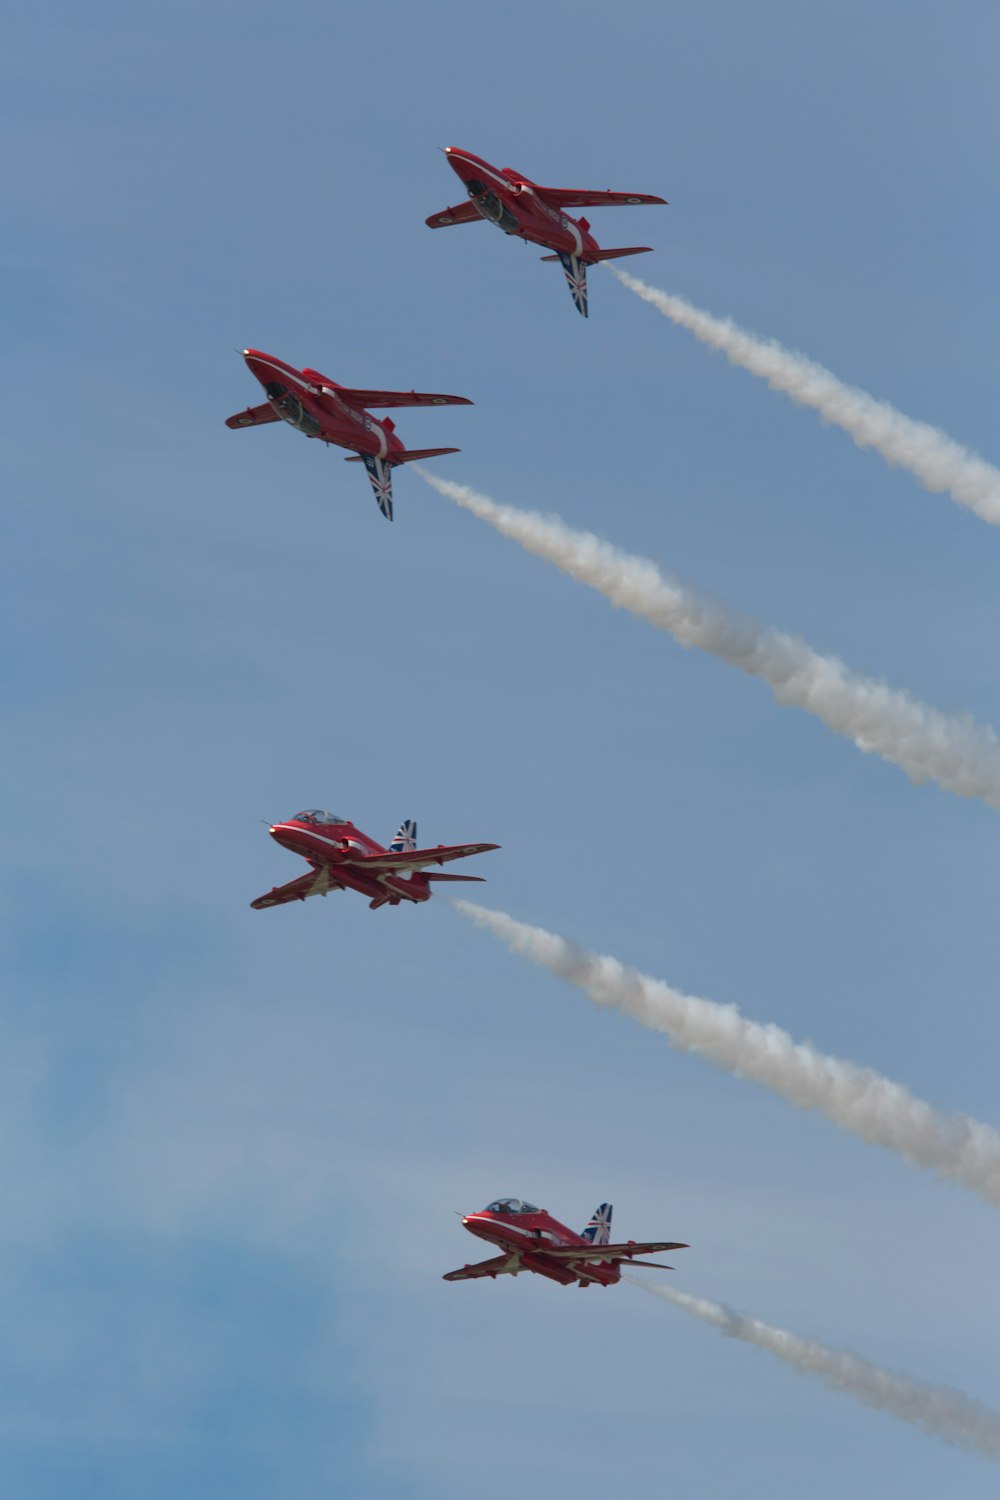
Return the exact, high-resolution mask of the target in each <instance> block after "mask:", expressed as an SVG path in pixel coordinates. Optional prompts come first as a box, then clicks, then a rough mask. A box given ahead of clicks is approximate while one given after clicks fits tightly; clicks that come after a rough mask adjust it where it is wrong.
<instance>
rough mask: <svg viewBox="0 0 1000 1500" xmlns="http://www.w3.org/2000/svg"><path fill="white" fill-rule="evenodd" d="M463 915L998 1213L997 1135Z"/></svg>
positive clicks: (707, 1003)
mask: <svg viewBox="0 0 1000 1500" xmlns="http://www.w3.org/2000/svg"><path fill="white" fill-rule="evenodd" d="M455 906H456V908H457V910H458V911H460V912H461V913H462V914H463V916H466V917H468V918H469V919H470V920H471V921H472V922H474V923H475V924H476V926H477V927H482V928H485V929H486V930H487V931H488V932H491V933H492V934H493V935H494V937H497V938H499V939H500V941H501V942H502V943H505V944H506V946H507V947H508V948H509V949H510V950H511V952H512V953H516V954H519V955H520V956H521V957H522V958H526V959H528V960H530V962H531V963H534V964H538V965H539V966H540V967H541V968H543V969H548V971H549V972H550V973H551V974H554V975H556V976H557V978H559V979H565V980H567V981H568V982H569V983H570V984H573V985H576V986H577V988H578V989H581V990H583V992H584V994H586V995H588V996H589V998H590V999H591V1000H593V1002H594V1004H595V1005H601V1006H607V1007H614V1008H616V1009H618V1010H621V1011H624V1012H625V1014H626V1015H629V1016H631V1017H632V1019H633V1020H634V1021H638V1022H639V1024H640V1025H641V1026H648V1027H649V1028H650V1030H652V1031H662V1032H665V1033H666V1035H667V1037H668V1039H669V1041H670V1044H671V1046H673V1047H676V1048H677V1050H678V1051H679V1052H697V1053H700V1055H701V1056H702V1057H704V1058H706V1059H707V1060H708V1061H709V1062H710V1063H714V1065H715V1066H716V1067H717V1068H722V1069H724V1070H725V1071H726V1072H728V1073H733V1074H735V1075H736V1077H737V1078H750V1079H752V1080H753V1082H754V1083H759V1084H762V1085H763V1086H764V1087H765V1088H768V1089H771V1091H772V1092H773V1093H775V1094H779V1095H780V1096H781V1098H783V1099H787V1100H788V1102H789V1103H790V1104H794V1105H795V1106H796V1107H797V1108H799V1109H815V1110H818V1111H819V1112H820V1113H821V1114H824V1115H826V1117H827V1119H829V1120H832V1121H833V1122H834V1124H835V1125H839V1126H840V1127H841V1128H842V1129H844V1130H849V1131H851V1132H852V1133H853V1134H854V1135H857V1136H860V1137H861V1139H862V1140H863V1141H867V1142H868V1143H869V1144H870V1145H874V1146H884V1147H885V1148H886V1149H887V1150H889V1151H894V1152H896V1153H897V1155H899V1156H901V1157H903V1159H904V1160H905V1161H908V1162H910V1163H911V1165H913V1166H917V1167H926V1168H928V1169H930V1170H931V1171H934V1172H937V1173H939V1174H940V1175H941V1176H942V1177H948V1178H951V1179H952V1180H953V1181H955V1182H959V1183H961V1184H962V1186H963V1187H967V1188H970V1189H971V1190H972V1191H973V1192H975V1193H979V1194H981V1196H982V1197H984V1198H985V1199H986V1200H987V1201H988V1202H990V1203H992V1204H994V1205H995V1206H996V1207H1000V1132H998V1131H996V1130H994V1129H993V1128H992V1127H991V1126H989V1125H983V1124H981V1123H980V1122H979V1121H978V1120H973V1119H970V1118H969V1117H968V1116H967V1115H960V1114H945V1113H943V1112H941V1111H939V1110H936V1109H934V1108H932V1106H931V1105H929V1104H926V1103H925V1102H924V1101H923V1100H922V1099H918V1098H916V1097H915V1096H914V1095H913V1094H911V1093H910V1091H909V1089H906V1088H904V1087H903V1086H902V1085H901V1084H898V1083H893V1082H892V1081H891V1079H888V1078H883V1077H882V1076H881V1074H879V1073H875V1072H873V1071H872V1070H871V1069H870V1068H862V1067H859V1066H858V1064H857V1063H853V1062H847V1061H846V1060H844V1059H843V1058H839V1057H830V1056H829V1055H827V1054H826V1053H823V1052H818V1051H817V1050H816V1048H814V1047H812V1046H811V1045H810V1044H809V1043H807V1042H796V1041H794V1040H793V1039H792V1037H790V1036H789V1034H788V1032H787V1031H783V1030H782V1029H781V1028H780V1027H779V1026H773V1025H764V1026H762V1025H760V1024H759V1023H758V1022H756V1021H748V1020H747V1019H746V1018H745V1017H744V1016H742V1015H741V1014H740V1012H739V1011H738V1010H737V1008H736V1006H735V1005H719V1004H717V1003H716V1002H715V1001H713V1000H703V999H699V998H697V997H696V996H693V995H685V994H683V993H682V992H681V991H680V990H675V989H672V988H671V987H670V985H668V984H665V983H664V982H663V981H662V980H660V979H651V978H650V977H649V976H648V975H646V974H641V973H640V972H639V971H638V970H637V969H631V968H627V967H626V966H625V965H624V964H622V963H619V961H618V960H617V959H616V958H610V957H608V956H607V955H604V954H597V953H590V952H588V951H587V950H586V949H585V948H579V947H577V946H576V944H575V943H570V942H567V940H566V939H565V938H562V937H559V936H557V935H556V934H555V933H552V932H546V931H545V929H544V928H542V927H529V926H528V925H527V923H524V922H518V921H516V920H515V919H514V918H513V917H511V916H508V915H507V913H506V912H502V911H491V910H489V909H488V908H487V907H483V906H478V905H476V904H475V903H473V902H471V901H456V902H455Z"/></svg>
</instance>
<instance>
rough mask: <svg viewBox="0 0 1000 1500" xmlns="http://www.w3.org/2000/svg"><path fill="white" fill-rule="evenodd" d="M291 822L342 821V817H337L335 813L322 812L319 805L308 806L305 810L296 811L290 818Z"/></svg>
mask: <svg viewBox="0 0 1000 1500" xmlns="http://www.w3.org/2000/svg"><path fill="white" fill-rule="evenodd" d="M292 822H293V823H343V822H344V819H343V818H338V816H337V814H336V813H332V812H324V811H323V809H322V808H321V807H313V808H309V809H308V810H307V811H306V812H298V813H296V814H295V817H294V818H293V819H292Z"/></svg>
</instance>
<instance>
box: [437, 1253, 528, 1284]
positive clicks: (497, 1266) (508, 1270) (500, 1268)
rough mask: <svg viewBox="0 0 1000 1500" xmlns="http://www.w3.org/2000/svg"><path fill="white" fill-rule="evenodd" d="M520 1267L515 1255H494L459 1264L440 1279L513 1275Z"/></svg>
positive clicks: (451, 1279)
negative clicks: (470, 1264) (463, 1264)
mask: <svg viewBox="0 0 1000 1500" xmlns="http://www.w3.org/2000/svg"><path fill="white" fill-rule="evenodd" d="M520 1269H521V1261H520V1257H519V1256H517V1255H495V1256H494V1257H493V1259H492V1260H480V1261H477V1262H476V1264H475V1265H473V1266H460V1267H459V1269H458V1270H457V1271H446V1272H445V1274H444V1275H443V1276H442V1277H441V1280H442V1281H475V1279H476V1278H477V1277H478V1276H514V1275H516V1274H517V1272H518V1271H519V1270H520Z"/></svg>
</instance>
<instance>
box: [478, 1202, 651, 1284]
mask: <svg viewBox="0 0 1000 1500" xmlns="http://www.w3.org/2000/svg"><path fill="white" fill-rule="evenodd" d="M462 1223H463V1224H464V1226H465V1228H466V1229H467V1230H468V1231H469V1233H470V1234H475V1235H478V1236H479V1238H480V1239H481V1240H488V1241H489V1242H490V1243H491V1244H493V1245H496V1246H497V1248H498V1249H500V1250H502V1251H504V1252H507V1253H509V1254H511V1255H517V1256H518V1257H519V1259H520V1263H521V1268H522V1269H523V1270H525V1271H534V1272H535V1273H536V1274H537V1275H538V1276H547V1277H548V1278H549V1280H550V1281H558V1282H559V1283H560V1285H561V1286H572V1284H573V1283H574V1282H575V1281H582V1282H583V1283H584V1284H586V1283H587V1282H590V1281H596V1282H597V1283H599V1285H601V1286H613V1285H614V1283H615V1282H616V1281H620V1280H621V1271H620V1270H619V1268H618V1264H617V1262H615V1261H612V1260H608V1261H600V1260H589V1259H588V1260H587V1261H586V1262H585V1263H584V1262H580V1263H579V1264H577V1263H574V1262H571V1263H570V1264H567V1263H566V1261H565V1260H555V1259H553V1258H551V1257H549V1258H547V1257H546V1254H545V1250H546V1247H547V1246H549V1247H551V1246H557V1247H559V1248H561V1249H566V1248H570V1247H572V1246H574V1245H579V1246H580V1247H581V1248H582V1249H585V1250H590V1249H591V1244H590V1241H589V1240H586V1239H584V1237H583V1235H582V1234H577V1233H576V1232H575V1230H572V1229H569V1228H567V1226H566V1225H565V1224H560V1223H559V1220H558V1219H554V1218H553V1217H552V1215H551V1214H550V1213H547V1212H546V1211H545V1209H544V1208H540V1209H537V1210H535V1211H534V1212H533V1213H520V1214H511V1215H507V1214H503V1213H496V1212H494V1211H493V1210H491V1209H488V1208H484V1209H481V1210H480V1211H479V1212H478V1213H474V1214H465V1215H464V1217H463V1219H462ZM581 1272H583V1273H584V1274H583V1275H581Z"/></svg>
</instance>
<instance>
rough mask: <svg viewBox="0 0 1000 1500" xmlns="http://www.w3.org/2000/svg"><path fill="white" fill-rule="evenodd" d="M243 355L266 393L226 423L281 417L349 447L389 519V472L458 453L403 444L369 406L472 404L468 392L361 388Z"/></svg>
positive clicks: (256, 354) (255, 354)
mask: <svg viewBox="0 0 1000 1500" xmlns="http://www.w3.org/2000/svg"><path fill="white" fill-rule="evenodd" d="M243 358H244V359H245V360H246V362H247V364H248V365H249V367H250V371H251V373H252V374H253V375H256V377H257V379H258V380H259V381H260V383H261V385H262V386H263V387H264V390H265V392H266V393H267V401H266V402H265V403H264V405H263V406H248V407H247V409H246V411H240V412H237V413H236V415H235V416H233V417H227V418H226V426H227V427H261V426H263V424H264V423H265V422H278V421H285V422H287V423H288V424H289V426H291V427H295V428H297V429H298V431H299V432H304V433H305V435H306V437H311V438H320V439H322V441H323V442H324V443H336V445H337V447H338V448H353V449H354V452H355V453H356V454H357V455H358V456H357V457H356V458H349V459H348V460H347V462H348V463H349V464H364V466H365V468H366V469H367V470H368V477H369V479H370V480H371V482H372V489H373V490H374V491H375V499H376V500H377V501H378V507H379V510H380V511H381V512H382V514H383V515H384V516H385V517H386V519H387V520H389V521H391V520H392V471H393V469H394V468H395V466H396V465H397V464H408V463H412V462H413V460H414V459H418V458H437V457H438V456H439V455H440V454H442V453H457V452H458V451H459V450H458V449H457V448H404V447H403V445H402V443H401V442H400V440H399V438H398V437H397V436H396V429H395V426H394V424H393V423H392V421H391V420H390V418H389V417H384V418H383V419H382V420H381V421H379V419H378V418H377V417H373V416H371V415H370V414H369V413H368V412H367V411H366V410H365V407H367V406H383V407H384V406H471V405H472V402H471V401H470V400H469V399H468V398H467V397H466V396H435V395H428V394H427V393H425V392H423V391H362V390H356V389H354V388H352V387H351V386H346V385H338V384H337V382H336V381H335V380H331V379H330V378H329V376H327V375H321V374H320V373H319V371H318V370H309V369H305V370H296V369H295V367H294V366H293V365H286V364H285V362H284V360H280V359H275V357H274V355H273V354H262V353H261V352H260V350H259V349H244V350H243Z"/></svg>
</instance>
